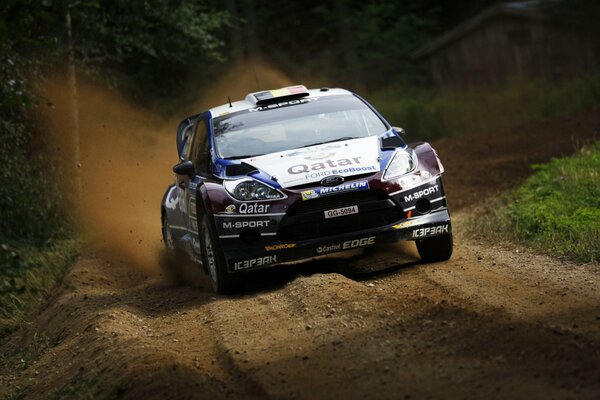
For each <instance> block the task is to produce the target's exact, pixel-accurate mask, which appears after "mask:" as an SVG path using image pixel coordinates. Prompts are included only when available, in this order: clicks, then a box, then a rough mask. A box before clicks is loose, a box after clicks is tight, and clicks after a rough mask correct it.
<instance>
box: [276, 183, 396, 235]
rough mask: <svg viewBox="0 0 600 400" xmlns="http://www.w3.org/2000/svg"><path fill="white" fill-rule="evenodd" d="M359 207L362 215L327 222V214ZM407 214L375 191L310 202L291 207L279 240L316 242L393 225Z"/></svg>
mask: <svg viewBox="0 0 600 400" xmlns="http://www.w3.org/2000/svg"><path fill="white" fill-rule="evenodd" d="M348 206H358V208H359V213H358V214H352V215H347V216H344V217H337V218H329V219H325V216H324V214H323V212H324V211H325V210H331V209H335V208H342V207H348ZM402 218H403V212H402V210H401V209H400V207H398V206H397V205H396V204H394V202H393V201H392V200H390V199H389V197H388V196H386V195H385V194H382V193H378V192H376V191H373V190H367V191H361V192H356V193H347V194H339V195H332V196H327V197H323V198H319V199H313V200H307V201H302V202H299V203H297V204H296V205H295V206H293V207H291V208H290V210H289V211H288V213H287V215H286V216H285V217H284V218H283V220H282V221H281V224H280V227H279V232H278V238H279V239H280V240H285V241H294V240H304V239H314V238H319V237H323V236H330V235H336V234H342V233H348V232H353V231H359V230H363V229H370V228H376V227H380V226H385V225H389V224H391V223H393V222H395V221H398V220H400V219H402Z"/></svg>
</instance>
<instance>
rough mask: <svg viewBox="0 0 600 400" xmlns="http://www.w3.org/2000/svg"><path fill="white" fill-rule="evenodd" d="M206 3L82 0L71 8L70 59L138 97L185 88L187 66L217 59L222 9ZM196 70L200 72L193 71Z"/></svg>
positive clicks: (221, 43)
mask: <svg viewBox="0 0 600 400" xmlns="http://www.w3.org/2000/svg"><path fill="white" fill-rule="evenodd" d="M207 3H208V2H207V1H183V0H145V1H123V0H103V1H100V0H93V1H92V0H87V1H82V2H81V3H80V4H77V5H76V6H73V7H72V8H71V14H72V19H73V43H74V46H75V50H76V59H77V60H78V62H79V63H80V64H81V66H82V67H84V68H85V70H86V72H87V73H88V74H93V75H97V76H100V77H103V78H111V82H112V83H113V84H119V85H120V86H125V87H126V89H128V90H129V91H130V92H133V93H134V94H137V95H138V96H139V97H141V98H142V99H143V98H148V97H156V98H160V97H161V96H165V95H171V96H173V95H176V94H177V92H180V91H183V90H185V89H189V88H188V87H187V84H186V79H185V78H186V76H188V75H189V74H190V73H195V72H196V70H197V69H196V70H195V69H193V68H192V66H193V65H199V66H201V65H203V64H208V63H215V62H219V61H223V59H224V57H223V55H222V53H221V49H222V48H223V46H224V45H225V42H224V39H223V32H224V28H226V27H227V26H228V25H229V23H230V17H229V14H228V13H227V12H226V11H217V10H214V9H211V8H210V7H209V6H208V4H207ZM198 69H199V70H202V68H198Z"/></svg>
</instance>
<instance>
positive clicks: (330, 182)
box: [320, 175, 344, 186]
mask: <svg viewBox="0 0 600 400" xmlns="http://www.w3.org/2000/svg"><path fill="white" fill-rule="evenodd" d="M342 182H344V177H343V176H339V175H332V176H328V177H325V178H323V179H321V182H320V183H321V185H323V186H335V185H339V184H340V183H342Z"/></svg>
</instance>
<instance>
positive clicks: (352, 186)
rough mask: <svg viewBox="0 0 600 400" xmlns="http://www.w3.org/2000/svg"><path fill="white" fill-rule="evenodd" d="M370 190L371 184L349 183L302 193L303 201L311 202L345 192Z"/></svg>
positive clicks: (363, 182) (364, 182)
mask: <svg viewBox="0 0 600 400" xmlns="http://www.w3.org/2000/svg"><path fill="white" fill-rule="evenodd" d="M367 189H369V182H367V181H360V182H349V183H344V184H342V185H338V186H333V187H324V188H318V189H313V190H305V191H303V192H302V200H311V199H316V198H318V197H324V196H330V195H332V194H337V193H343V192H354V191H358V190H367Z"/></svg>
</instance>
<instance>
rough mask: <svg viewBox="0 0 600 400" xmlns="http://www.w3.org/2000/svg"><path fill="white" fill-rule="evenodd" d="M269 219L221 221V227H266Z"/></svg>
mask: <svg viewBox="0 0 600 400" xmlns="http://www.w3.org/2000/svg"><path fill="white" fill-rule="evenodd" d="M270 223H271V221H269V220H264V221H223V229H245V228H266V227H268V226H269V224H270Z"/></svg>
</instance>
